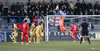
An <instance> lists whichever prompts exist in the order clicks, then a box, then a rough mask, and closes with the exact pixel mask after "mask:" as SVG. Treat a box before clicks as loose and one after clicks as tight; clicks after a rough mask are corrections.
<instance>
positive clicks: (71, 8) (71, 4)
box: [69, 1, 74, 13]
mask: <svg viewBox="0 0 100 51" xmlns="http://www.w3.org/2000/svg"><path fill="white" fill-rule="evenodd" d="M69 11H70V13H71V12H73V11H74V4H73V2H72V1H70V3H69Z"/></svg>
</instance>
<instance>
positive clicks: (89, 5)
mask: <svg viewBox="0 0 100 51" xmlns="http://www.w3.org/2000/svg"><path fill="white" fill-rule="evenodd" d="M92 8H93V6H92V4H91V3H90V1H89V3H88V4H87V14H89V13H90V10H93V9H92Z"/></svg>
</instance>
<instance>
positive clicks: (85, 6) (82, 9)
mask: <svg viewBox="0 0 100 51" xmlns="http://www.w3.org/2000/svg"><path fill="white" fill-rule="evenodd" d="M86 9H87V5H86V3H85V1H84V0H83V2H82V3H81V12H82V15H85V13H86V12H85V11H86Z"/></svg>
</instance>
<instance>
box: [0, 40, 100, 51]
mask: <svg viewBox="0 0 100 51" xmlns="http://www.w3.org/2000/svg"><path fill="white" fill-rule="evenodd" d="M0 51H100V41H92V42H91V44H90V45H89V44H88V42H87V41H86V42H84V43H82V44H81V45H80V43H79V41H77V42H72V41H51V42H43V43H40V44H36V43H32V44H29V45H26V43H24V45H21V43H20V42H19V43H17V44H13V43H12V42H4V43H2V42H0Z"/></svg>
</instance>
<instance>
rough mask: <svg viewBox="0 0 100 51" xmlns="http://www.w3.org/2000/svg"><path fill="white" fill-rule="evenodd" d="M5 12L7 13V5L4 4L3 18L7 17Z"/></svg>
mask: <svg viewBox="0 0 100 51" xmlns="http://www.w3.org/2000/svg"><path fill="white" fill-rule="evenodd" d="M7 12H8V3H6V4H5V6H4V7H3V14H4V16H7Z"/></svg>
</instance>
